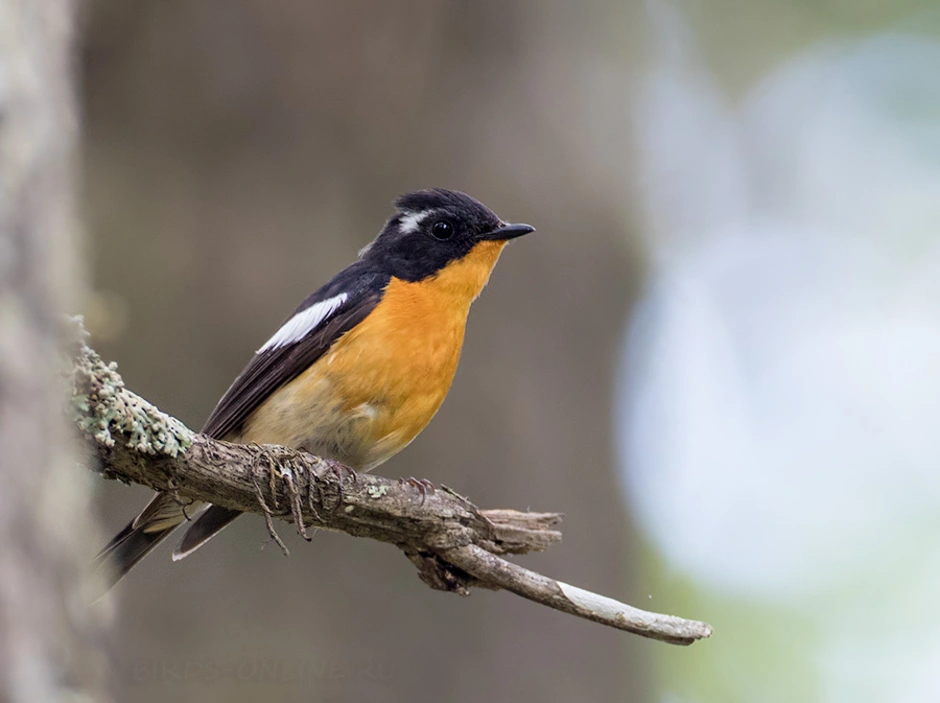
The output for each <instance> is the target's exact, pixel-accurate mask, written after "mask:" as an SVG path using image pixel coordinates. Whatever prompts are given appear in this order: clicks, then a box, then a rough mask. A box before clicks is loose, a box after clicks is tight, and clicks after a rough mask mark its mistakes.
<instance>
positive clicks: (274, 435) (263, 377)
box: [95, 188, 535, 588]
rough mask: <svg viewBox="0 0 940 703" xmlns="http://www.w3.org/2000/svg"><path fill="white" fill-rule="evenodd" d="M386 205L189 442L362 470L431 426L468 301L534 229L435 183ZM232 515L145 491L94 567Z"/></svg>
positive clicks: (126, 566)
mask: <svg viewBox="0 0 940 703" xmlns="http://www.w3.org/2000/svg"><path fill="white" fill-rule="evenodd" d="M395 205H396V207H397V212H396V214H395V215H393V216H392V217H391V218H390V219H389V220H388V221H387V222H386V223H385V227H384V228H383V229H382V231H381V232H380V233H379V235H378V237H376V239H375V240H374V241H373V242H372V243H371V244H369V245H368V246H366V247H365V248H364V249H363V250H362V251H360V252H359V259H358V260H357V261H356V262H355V263H353V264H352V265H350V266H348V267H347V268H345V269H343V270H342V271H340V273H338V274H337V275H336V276H335V277H334V278H333V279H332V280H331V281H330V282H329V283H327V284H326V285H324V286H323V287H322V288H320V289H319V290H318V291H317V292H315V293H314V294H313V295H311V296H310V297H308V298H307V299H306V300H304V302H303V303H301V304H300V306H299V307H298V308H297V309H296V310H295V311H294V313H293V315H291V316H290V317H289V318H288V319H287V321H285V322H284V324H283V325H281V327H280V329H278V330H277V332H275V333H274V336H272V337H271V338H270V339H269V340H268V341H267V342H265V343H264V344H263V345H261V347H260V348H259V349H258V351H257V353H256V354H255V355H254V357H253V358H252V360H251V361H250V362H249V363H248V365H247V366H246V367H245V369H244V370H243V371H242V372H241V374H239V376H238V377H237V378H236V379H235V381H234V383H232V385H231V387H230V388H229V389H228V391H227V392H226V393H225V395H224V396H222V400H220V401H219V403H218V405H216V407H215V410H213V411H212V414H211V415H210V416H209V419H208V420H207V421H206V424H205V426H204V427H203V429H202V433H203V434H205V435H206V436H208V437H212V438H215V439H222V440H226V441H229V442H241V443H257V444H281V445H286V446H288V447H292V448H294V449H302V450H304V451H307V452H310V453H311V454H315V455H317V456H320V457H324V458H328V459H335V460H336V461H339V462H341V463H342V464H344V465H346V466H348V467H350V468H352V469H356V470H359V471H369V470H371V469H374V468H375V467H376V466H378V465H379V464H382V463H383V462H385V461H387V460H388V459H390V458H391V457H392V456H394V455H395V454H397V453H398V452H400V451H401V450H402V449H404V448H405V447H406V446H408V444H409V443H410V442H411V441H412V440H413V439H414V438H415V437H416V436H417V435H418V433H419V432H421V430H423V429H424V428H425V426H426V425H427V424H428V422H430V421H431V418H432V417H434V414H435V413H436V412H437V410H438V408H440V406H441V403H442V402H443V401H444V397H445V396H446V395H447V392H448V390H450V385H451V381H452V380H453V378H454V372H455V371H456V370H457V362H458V360H459V358H460V350H461V347H462V346H463V338H464V330H465V328H466V322H467V313H468V312H469V310H470V304H471V303H472V302H473V301H474V300H475V299H476V298H477V296H478V295H479V294H480V292H481V291H482V290H483V287H484V286H485V285H486V283H487V281H488V280H489V277H490V273H491V272H492V270H493V267H494V266H495V265H496V261H497V259H499V255H500V253H501V252H502V251H503V248H504V247H505V246H506V243H507V242H508V241H509V240H510V239H514V238H516V237H520V236H522V235H524V234H528V233H530V232H533V231H534V229H535V228H534V227H531V226H529V225H525V224H508V223H506V222H503V221H502V220H501V219H500V218H499V217H497V216H496V214H495V213H493V211H492V210H490V209H489V208H487V207H486V206H485V205H483V204H482V203H480V202H479V201H477V200H475V199H473V198H471V197H470V196H469V195H466V194H465V193H460V192H458V191H452V190H445V189H443V188H435V189H432V190H422V191H418V192H416V193H410V194H407V195H403V196H401V197H400V198H399V199H398V200H397V201H396V202H395ZM199 511H201V512H199ZM197 515H198V516H197ZM239 515H241V513H240V512H238V511H235V510H229V509H226V508H222V507H219V506H215V505H206V504H202V503H198V504H194V505H188V506H186V507H185V509H184V507H183V506H182V505H180V503H179V502H178V501H177V500H176V499H175V498H174V497H173V496H171V495H170V494H168V493H161V492H158V493H157V494H156V495H155V496H154V497H153V499H152V500H151V501H150V503H148V504H147V506H146V507H145V508H144V509H143V511H142V512H141V513H140V515H138V516H137V517H136V518H134V520H132V521H131V522H130V523H129V524H128V525H127V526H126V527H125V528H124V529H123V530H121V531H120V532H119V533H118V534H117V535H116V536H115V537H114V539H112V540H111V542H110V543H109V544H108V545H107V546H106V547H105V548H104V549H103V550H101V552H100V553H99V554H98V556H97V557H96V559H95V563H96V566H98V567H100V568H102V569H103V573H104V574H106V576H103V579H104V580H105V581H106V582H107V587H108V588H110V587H111V586H113V585H114V584H115V583H117V582H118V581H119V580H120V579H121V578H123V577H124V576H125V575H126V574H127V573H128V572H129V571H130V570H131V569H132V568H133V567H134V565H135V564H137V563H138V562H139V561H140V560H141V559H143V558H144V557H145V556H146V555H147V553H149V552H150V550H152V549H153V548H154V547H156V546H157V545H158V544H159V543H160V542H161V541H162V540H163V539H165V538H166V537H167V536H169V534H170V533H171V532H173V530H175V529H176V528H177V527H179V525H180V524H182V523H183V522H184V521H186V520H187V519H190V517H191V516H196V517H195V521H194V522H193V524H192V525H191V526H190V528H189V529H188V530H187V531H186V533H185V534H184V536H183V539H182V541H181V542H180V543H179V546H177V548H176V550H175V551H174V552H173V560H174V561H176V560H179V559H182V558H184V557H186V556H188V555H189V554H192V553H193V552H194V551H195V550H196V549H198V548H199V547H201V546H202V545H203V544H205V543H206V542H207V541H208V540H209V539H211V538H212V537H213V536H214V535H216V534H217V533H218V532H219V531H220V530H221V529H223V528H224V527H225V526H226V525H228V524H229V523H230V522H231V521H232V520H234V519H235V518H237V517H238V516H239Z"/></svg>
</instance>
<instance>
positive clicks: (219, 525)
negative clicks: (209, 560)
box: [173, 505, 242, 561]
mask: <svg viewBox="0 0 940 703" xmlns="http://www.w3.org/2000/svg"><path fill="white" fill-rule="evenodd" d="M241 514H242V513H240V512H239V511H237V510H229V509H228V508H220V507H219V506H218V505H213V506H210V507H209V509H208V510H206V511H205V512H204V513H203V514H202V515H200V516H199V517H198V518H197V519H196V522H194V523H193V524H192V526H191V527H190V528H189V529H188V530H186V534H185V535H183V539H182V540H180V543H179V545H178V546H177V547H176V549H174V550H173V561H179V560H180V559H184V558H186V557H188V556H189V555H190V554H192V553H193V552H195V551H196V550H197V549H199V548H200V547H201V546H202V545H204V544H205V543H206V542H208V541H209V540H210V539H212V538H213V537H215V536H216V535H217V534H219V532H221V531H222V530H223V529H224V528H225V527H227V526H228V524H229V523H230V522H231V521H232V520H234V519H235V518H237V517H238V516H239V515H241Z"/></svg>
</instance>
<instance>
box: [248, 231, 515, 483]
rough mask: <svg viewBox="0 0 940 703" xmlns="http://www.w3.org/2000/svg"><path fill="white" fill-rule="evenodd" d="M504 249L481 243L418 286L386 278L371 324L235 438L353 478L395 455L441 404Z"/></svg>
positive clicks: (275, 397) (275, 398) (344, 340)
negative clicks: (327, 459) (331, 461)
mask: <svg viewBox="0 0 940 703" xmlns="http://www.w3.org/2000/svg"><path fill="white" fill-rule="evenodd" d="M505 244H506V242H504V241H483V242H480V243H478V244H476V245H475V246H474V248H473V249H472V250H471V251H470V253H469V254H467V255H466V256H464V257H463V258H461V259H459V260H457V261H453V262H451V263H450V264H448V265H447V266H445V267H444V268H443V269H441V270H440V271H439V272H438V273H437V274H435V275H432V276H430V277H428V278H426V279H424V280H422V281H419V282H416V283H409V282H407V281H403V280H401V279H398V278H394V277H393V278H392V279H391V281H390V282H389V284H388V286H387V287H386V288H385V293H384V296H383V297H382V301H381V302H380V303H379V304H378V305H377V306H376V308H375V309H374V310H373V311H372V312H371V313H370V314H369V316H368V317H366V318H365V320H363V321H362V322H361V323H359V324H358V325H357V326H356V327H354V328H353V329H352V330H350V331H349V332H348V333H346V334H345V335H343V336H342V337H340V338H339V339H338V340H337V341H336V342H335V343H334V344H333V345H332V346H331V347H330V349H329V350H328V351H327V352H326V353H325V354H324V355H323V356H322V357H320V359H319V360H318V361H317V362H316V363H314V364H313V365H312V366H310V368H308V369H307V370H306V371H304V372H303V373H302V374H301V375H300V376H298V377H297V378H295V379H294V380H293V381H291V382H290V383H288V384H287V385H285V386H284V387H283V388H281V389H279V390H278V391H276V392H275V393H274V394H272V395H271V397H270V398H268V400H267V401H266V402H265V403H264V404H263V405H262V406H261V407H260V408H258V410H257V411H256V412H255V413H254V414H253V415H252V416H251V418H250V419H249V420H248V422H247V423H246V424H245V427H244V430H243V431H242V433H241V435H240V436H238V437H234V438H233V440H234V441H239V442H253V441H257V442H264V443H268V444H272V443H276V444H284V445H287V446H293V447H302V448H305V449H307V450H308V451H310V452H312V453H314V454H318V453H319V454H324V455H326V456H332V457H334V458H336V459H338V460H340V461H342V462H343V463H345V464H347V465H349V466H351V467H353V468H356V469H360V470H368V469H371V468H373V467H375V466H378V465H379V464H381V463H382V462H384V461H386V460H387V459H388V458H389V457H391V456H392V455H394V454H396V453H397V452H399V451H401V450H402V449H403V448H404V447H405V446H406V445H408V444H409V443H410V442H411V440H413V439H414V438H415V437H416V436H417V435H418V433H419V432H421V430H423V429H424V428H425V426H426V425H427V424H428V422H430V421H431V418H432V417H434V414H435V413H436V412H437V411H438V409H439V408H440V407H441V403H443V402H444V398H445V397H446V395H447V392H448V391H449V390H450V385H451V382H452V381H453V378H454V373H455V372H456V370H457V362H458V361H459V360H460V350H461V347H462V346H463V337H464V330H465V328H466V323H467V313H468V312H469V310H470V304H471V303H472V302H473V301H474V300H475V299H476V297H477V296H478V295H479V294H480V292H481V291H482V290H483V287H484V286H485V285H486V283H487V281H488V280H489V277H490V273H491V272H492V270H493V267H494V266H495V265H496V261H497V260H498V259H499V255H500V253H501V252H502V250H503V247H504V246H505ZM301 403H303V404H305V405H306V406H307V407H298V406H299V405H300V404H301Z"/></svg>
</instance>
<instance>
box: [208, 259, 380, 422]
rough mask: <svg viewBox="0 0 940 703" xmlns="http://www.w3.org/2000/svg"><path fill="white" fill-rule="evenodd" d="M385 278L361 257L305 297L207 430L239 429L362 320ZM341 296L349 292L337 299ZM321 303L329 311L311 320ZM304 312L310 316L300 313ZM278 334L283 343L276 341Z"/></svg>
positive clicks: (231, 390) (214, 414) (222, 403)
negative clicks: (312, 313)
mask: <svg viewBox="0 0 940 703" xmlns="http://www.w3.org/2000/svg"><path fill="white" fill-rule="evenodd" d="M387 284H388V275H387V274H382V273H379V272H377V271H375V270H374V269H373V268H371V267H370V266H368V265H367V264H366V262H364V261H357V262H356V263H354V264H353V265H352V266H350V267H348V268H346V269H345V270H343V271H342V272H340V273H339V274H338V275H337V276H336V277H335V278H334V279H333V280H332V281H330V282H329V283H327V284H326V285H325V286H323V287H322V288H321V289H320V290H318V291H317V292H316V293H314V294H313V295H311V296H310V297H309V298H307V299H306V300H305V301H304V302H303V303H301V305H300V307H298V308H297V310H295V311H294V314H293V315H291V317H289V318H288V319H287V320H286V321H285V322H284V324H283V325H282V326H281V328H280V329H279V330H278V332H277V333H276V334H275V335H274V337H272V338H271V340H269V341H268V343H267V344H266V345H265V346H263V347H262V348H261V349H260V350H259V351H258V353H257V354H255V356H254V358H253V359H252V360H251V361H250V362H249V363H248V366H246V367H245V369H244V370H243V371H242V372H241V373H240V374H239V375H238V378H236V379H235V382H234V383H232V385H231V387H230V388H229V389H228V390H227V391H226V392H225V395H224V396H222V400H220V401H219V404H218V405H216V406H215V410H213V411H212V414H211V415H210V416H209V419H208V420H207V421H206V424H205V426H204V427H203V429H202V432H203V434H205V435H208V436H209V437H213V438H215V439H222V438H224V437H226V436H227V435H228V434H230V433H231V432H234V431H237V430H239V429H241V427H242V425H243V424H244V423H245V421H246V420H247V419H248V418H249V417H250V416H251V414H252V413H253V412H254V411H255V410H257V409H258V408H259V407H260V406H261V404H262V403H264V401H265V400H267V399H268V397H269V396H270V395H271V394H272V393H274V391H276V390H277V389H278V388H280V387H281V386H283V385H284V384H286V383H289V382H290V381H292V380H293V379H294V378H296V377H297V376H298V375H299V374H301V373H302V372H303V371H304V370H305V369H307V368H308V367H309V366H310V365H311V364H313V363H314V362H315V361H316V360H317V359H319V358H320V357H321V356H323V354H324V353H325V352H326V350H327V349H329V348H330V346H331V345H332V344H333V342H335V341H336V340H337V339H339V337H340V336H342V335H343V334H344V333H345V332H347V331H349V330H351V329H352V328H353V327H355V326H356V325H358V324H359V323H360V322H362V320H364V319H365V318H366V316H368V314H369V313H370V312H372V311H373V310H374V309H375V306H376V305H378V303H379V301H380V300H381V299H382V294H383V291H384V289H385V286H386V285H387ZM341 296H345V298H343V299H342V301H341V302H338V301H339V298H340V297H341ZM324 304H325V305H324ZM318 305H320V308H319V311H320V312H324V313H325V315H324V316H323V318H322V319H321V320H319V321H318V322H317V323H316V324H313V325H311V324H310V322H311V320H312V319H315V318H316V317H318V316H319V315H316V314H315V315H313V317H312V318H311V317H310V315H309V313H311V312H316V311H318V308H317V307H316V306H318ZM305 312H307V317H306V318H305V317H298V316H302V315H303V314H304V313H305ZM308 327H309V329H307V328H308ZM278 340H279V341H280V342H282V343H281V344H272V342H276V341H278Z"/></svg>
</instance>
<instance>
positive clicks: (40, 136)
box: [0, 0, 103, 703]
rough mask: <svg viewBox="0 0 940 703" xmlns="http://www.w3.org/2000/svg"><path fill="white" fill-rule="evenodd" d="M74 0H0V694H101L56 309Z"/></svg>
mask: <svg viewBox="0 0 940 703" xmlns="http://www.w3.org/2000/svg"><path fill="white" fill-rule="evenodd" d="M73 11H74V8H73V6H72V3H71V0H0V701H10V702H11V703H13V702H15V703H19V702H21V701H22V702H23V703H46V701H49V702H52V701H57V702H58V701H63V700H72V699H76V700H77V699H78V698H81V700H100V699H101V697H102V696H101V686H100V682H101V672H102V670H103V667H102V666H101V662H100V660H99V658H98V656H97V654H96V650H95V648H94V646H92V645H93V640H94V637H93V635H94V626H95V623H94V622H93V618H92V615H91V613H92V611H90V610H88V608H87V606H86V605H85V604H84V602H83V601H82V599H81V597H80V596H79V594H78V588H77V586H78V582H79V576H80V573H81V563H80V560H81V559H82V555H85V556H87V550H83V549H81V548H80V547H81V545H82V544H83V542H85V540H87V539H89V538H90V536H91V534H90V533H91V532H92V525H91V521H90V518H89V514H90V512H89V506H88V500H89V497H90V484H89V480H90V475H89V473H88V472H87V471H80V470H78V469H77V467H76V463H75V461H74V460H72V458H71V457H70V455H69V446H68V434H67V433H68V430H67V425H66V422H65V417H64V412H63V398H64V395H63V387H62V381H61V380H60V379H61V374H60V368H61V362H60V361H59V357H58V348H59V342H60V340H59V338H58V334H59V332H58V330H59V329H60V328H62V324H61V320H60V315H61V314H62V312H63V310H64V309H66V308H67V307H69V308H74V307H75V306H76V304H77V302H78V300H77V298H76V293H77V285H76V283H77V278H78V277H77V276H76V275H75V272H76V264H75V261H76V257H75V253H76V246H75V219H74V214H73V207H74V202H73V163H72V159H73V155H74V148H75V138H76V128H75V109H74V104H73V86H72V83H71V78H72V69H71V50H72V48H71V39H72V34H71V33H72V23H73Z"/></svg>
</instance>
